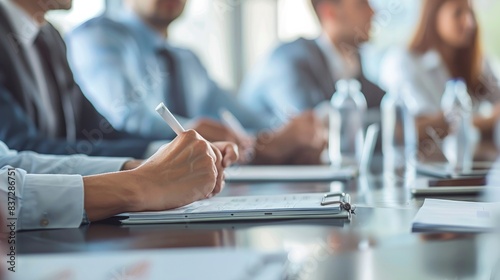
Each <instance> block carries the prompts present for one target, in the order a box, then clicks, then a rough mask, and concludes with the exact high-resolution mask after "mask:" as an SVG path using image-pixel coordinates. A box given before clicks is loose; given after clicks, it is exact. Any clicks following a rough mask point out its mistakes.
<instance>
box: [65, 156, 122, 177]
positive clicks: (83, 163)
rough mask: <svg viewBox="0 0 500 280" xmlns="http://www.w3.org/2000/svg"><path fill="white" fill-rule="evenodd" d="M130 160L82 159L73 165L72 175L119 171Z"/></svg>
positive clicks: (108, 158) (107, 158)
mask: <svg viewBox="0 0 500 280" xmlns="http://www.w3.org/2000/svg"><path fill="white" fill-rule="evenodd" d="M130 160H132V158H110V157H84V158H82V159H81V160H80V162H79V163H78V164H76V165H75V168H74V174H79V175H82V176H89V175H96V174H103V173H110V172H116V171H120V170H121V169H122V167H123V165H124V164H125V163H126V162H127V161H130Z"/></svg>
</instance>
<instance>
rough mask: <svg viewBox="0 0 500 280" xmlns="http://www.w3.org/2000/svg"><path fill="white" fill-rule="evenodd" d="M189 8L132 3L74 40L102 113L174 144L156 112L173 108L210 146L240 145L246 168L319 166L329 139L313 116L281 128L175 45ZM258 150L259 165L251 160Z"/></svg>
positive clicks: (173, 2)
mask: <svg viewBox="0 0 500 280" xmlns="http://www.w3.org/2000/svg"><path fill="white" fill-rule="evenodd" d="M185 5H186V1H185V0H128V1H125V2H124V7H123V10H122V11H120V12H119V13H116V15H108V14H104V15H101V16H99V17H97V18H94V19H91V20H89V21H88V22H86V23H84V24H82V25H81V26H79V27H77V28H76V29H75V30H73V31H72V32H71V33H70V34H69V35H68V37H67V44H68V55H69V59H70V62H71V65H72V67H73V69H74V71H75V75H76V78H77V81H78V82H79V83H80V85H81V86H82V88H83V89H84V92H85V94H86V95H87V97H88V98H89V100H91V102H92V103H93V104H94V105H95V106H96V108H97V109H98V110H99V112H101V113H102V114H103V115H104V116H105V117H106V118H107V119H108V120H109V121H110V122H111V124H112V125H113V126H114V127H116V128H118V129H122V130H124V131H127V132H129V133H136V134H140V135H143V136H145V137H171V136H172V135H173V131H171V130H166V129H164V127H165V125H164V123H163V120H162V119H161V118H160V117H159V116H158V115H157V114H156V112H155V111H154V108H155V105H156V104H158V103H159V102H165V104H166V105H167V106H168V107H169V108H171V111H172V112H173V113H174V114H175V115H176V116H177V117H178V119H179V120H180V122H181V123H182V124H183V125H185V126H186V127H188V128H191V129H194V130H196V131H198V132H199V133H200V134H201V135H202V136H203V137H205V138H206V139H207V140H209V141H231V142H234V143H236V144H238V146H239V148H240V155H241V157H242V160H243V161H244V162H252V163H265V164H285V163H301V164H305V163H319V154H320V152H318V151H320V150H322V149H323V148H324V146H325V144H326V140H325V139H324V137H323V136H324V133H323V128H322V126H321V124H320V122H319V121H318V120H316V117H315V116H314V115H313V114H312V113H305V114H302V115H299V116H296V117H295V118H292V119H291V120H290V122H288V123H287V124H286V125H284V126H282V127H279V128H276V129H275V128H274V127H273V126H272V125H271V123H270V121H269V120H268V119H267V118H265V116H262V115H259V114H254V113H253V112H252V111H250V110H248V109H247V107H246V106H244V105H246V104H243V103H239V102H238V101H237V100H236V99H235V98H234V97H233V96H231V94H230V93H229V92H227V91H225V90H223V89H222V88H220V87H219V86H218V85H217V84H216V83H215V82H214V81H213V80H212V79H211V78H210V76H209V74H208V73H207V70H206V69H205V67H204V66H203V64H202V63H201V61H200V60H199V58H198V57H197V56H196V55H195V54H194V53H193V52H192V51H190V50H188V49H184V48H179V47H176V46H174V45H172V44H171V43H170V42H169V40H168V31H169V27H170V25H171V23H172V22H174V21H175V20H176V19H177V18H178V17H179V16H181V14H182V13H183V11H184V8H185ZM221 109H227V110H229V111H230V112H231V113H232V114H234V115H235V116H236V118H237V119H238V120H239V121H240V122H241V123H242V124H243V126H244V127H245V129H246V130H248V133H247V134H248V135H250V136H246V135H241V133H239V132H238V131H234V130H233V129H231V128H230V127H228V126H226V125H223V124H221V122H219V119H220V118H219V113H220V110H221ZM269 129H272V130H271V131H270V130H269ZM263 131H267V132H266V133H261V132H263ZM253 135H257V136H256V137H253ZM252 150H254V151H255V153H254V158H253V159H252V157H250V156H246V155H248V154H249V153H248V152H249V151H252Z"/></svg>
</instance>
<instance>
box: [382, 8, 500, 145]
mask: <svg viewBox="0 0 500 280" xmlns="http://www.w3.org/2000/svg"><path fill="white" fill-rule="evenodd" d="M382 67H383V70H382V74H381V84H382V85H383V86H385V87H386V89H387V90H389V91H397V90H399V89H401V88H402V87H403V86H404V87H406V88H407V89H408V91H407V92H408V93H409V94H407V95H408V96H406V95H405V99H406V100H407V104H408V107H409V109H410V112H411V113H412V114H413V115H414V116H415V117H416V120H417V126H418V130H419V136H420V137H419V138H420V139H424V138H427V137H428V133H429V129H428V128H434V132H437V133H438V135H440V136H445V135H446V134H447V130H448V127H447V123H446V121H445V119H444V116H443V113H442V112H441V106H440V104H441V98H442V96H443V93H444V91H445V85H446V82H447V81H449V80H451V79H461V80H463V81H465V83H466V85H467V88H468V92H469V95H470V96H471V99H472V101H473V105H474V108H475V112H474V125H475V126H476V127H477V128H478V129H479V130H480V131H481V133H482V135H483V137H485V136H488V135H491V132H492V131H493V128H494V126H495V124H496V121H497V119H498V117H500V109H499V108H500V107H499V106H497V105H496V103H497V102H498V101H499V100H500V89H499V85H498V80H497V79H496V77H495V75H494V74H493V72H492V70H491V68H490V65H489V64H488V62H487V60H485V58H484V55H483V52H482V47H481V40H480V32H479V26H478V22H477V20H476V15H475V12H474V9H473V6H472V3H471V1H470V0H424V1H423V7H422V14H421V18H420V21H419V23H418V26H417V29H416V32H415V34H414V35H413V38H412V40H411V42H410V44H409V46H408V47H407V48H406V49H405V50H403V51H396V52H391V53H390V54H389V55H388V56H387V57H386V59H385V63H383V64H382ZM479 108H481V109H479Z"/></svg>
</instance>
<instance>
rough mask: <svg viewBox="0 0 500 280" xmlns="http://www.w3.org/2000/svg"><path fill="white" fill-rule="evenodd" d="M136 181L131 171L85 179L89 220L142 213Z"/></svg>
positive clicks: (86, 207)
mask: <svg viewBox="0 0 500 280" xmlns="http://www.w3.org/2000/svg"><path fill="white" fill-rule="evenodd" d="M136 180H137V179H136V178H134V176H133V174H132V173H131V171H123V172H119V173H109V174H102V175H96V176H88V177H84V178H83V184H84V207H85V211H86V212H87V216H88V218H89V220H90V221H99V220H102V219H106V218H109V217H112V216H114V215H117V214H120V213H126V212H134V211H140V210H141V209H139V208H138V205H139V198H140V193H138V191H137V190H138V188H137V187H136V186H137V185H136V184H135V183H134V182H135V181H136Z"/></svg>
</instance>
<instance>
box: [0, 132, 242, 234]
mask: <svg viewBox="0 0 500 280" xmlns="http://www.w3.org/2000/svg"><path fill="white" fill-rule="evenodd" d="M237 158H238V153H237V149H236V146H235V145H234V144H232V143H228V142H219V143H215V144H210V143H209V142H208V141H206V140H205V139H203V138H202V137H201V136H200V135H199V134H198V133H196V132H195V131H193V130H190V131H187V132H184V133H182V134H181V135H180V136H179V137H177V138H176V139H174V140H173V141H172V142H171V143H170V144H168V145H165V146H163V147H162V148H161V149H160V150H159V151H158V152H157V153H156V154H154V155H153V156H152V157H151V158H149V159H148V160H146V161H144V162H139V163H140V164H139V163H138V162H136V161H131V160H130V159H125V158H102V157H87V156H84V155H73V156H55V155H40V154H37V153H34V152H19V153H18V152H16V151H13V150H9V148H8V147H7V146H6V145H5V144H4V143H3V142H0V202H1V203H0V205H2V207H4V206H5V205H8V204H7V202H9V203H10V204H12V203H14V206H15V213H13V214H15V216H16V217H17V224H16V230H29V229H54V228H76V227H79V226H80V224H82V223H86V222H88V221H90V222H91V221H99V220H102V219H105V218H109V217H112V216H114V215H116V214H120V213H128V212H142V211H162V210H168V209H173V208H178V207H181V206H184V205H187V204H190V203H192V202H195V201H198V200H202V199H206V198H210V197H212V196H214V195H216V194H218V193H219V192H220V191H221V190H222V188H223V187H224V169H225V168H226V167H228V166H230V165H231V164H232V163H234V162H235V161H236V160H237ZM119 170H121V171H120V172H117V171H119ZM106 172H109V173H106ZM103 173H104V174H103ZM74 174H78V175H74ZM12 188H13V189H14V190H12ZM12 198H14V200H13V199H12ZM10 204H9V205H10ZM2 210H3V209H2Z"/></svg>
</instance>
